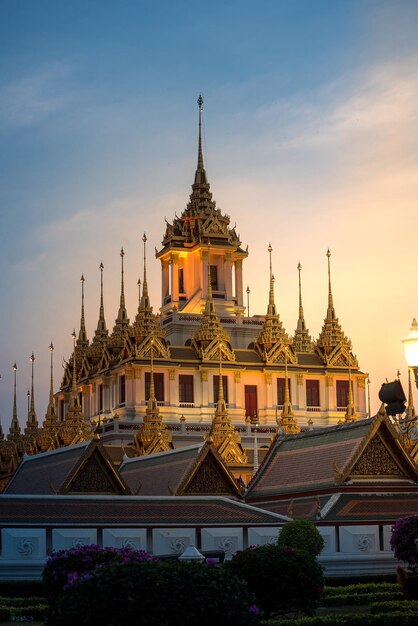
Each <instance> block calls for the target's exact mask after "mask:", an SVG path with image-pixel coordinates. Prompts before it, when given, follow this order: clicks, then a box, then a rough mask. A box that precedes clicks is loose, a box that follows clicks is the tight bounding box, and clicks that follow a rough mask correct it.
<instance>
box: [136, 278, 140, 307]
mask: <svg viewBox="0 0 418 626" xmlns="http://www.w3.org/2000/svg"><path fill="white" fill-rule="evenodd" d="M136 284H137V285H138V306H139V305H140V304H141V279H140V278H138V282H137V283H136Z"/></svg>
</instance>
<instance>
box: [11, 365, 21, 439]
mask: <svg viewBox="0 0 418 626" xmlns="http://www.w3.org/2000/svg"><path fill="white" fill-rule="evenodd" d="M13 372H14V389H13V416H12V423H11V424H10V433H20V427H19V422H18V419H17V403H16V372H17V365H16V362H15V363H14V365H13Z"/></svg>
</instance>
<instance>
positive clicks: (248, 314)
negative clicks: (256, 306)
mask: <svg viewBox="0 0 418 626" xmlns="http://www.w3.org/2000/svg"><path fill="white" fill-rule="evenodd" d="M246 291H247V317H250V287H249V286H248V285H247V289H246Z"/></svg>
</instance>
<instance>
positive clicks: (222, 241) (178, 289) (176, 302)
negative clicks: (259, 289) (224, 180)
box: [156, 96, 248, 316]
mask: <svg viewBox="0 0 418 626" xmlns="http://www.w3.org/2000/svg"><path fill="white" fill-rule="evenodd" d="M197 102H198V106H199V139H198V156H197V168H196V172H195V177H194V182H193V185H192V193H191V194H190V198H189V202H188V204H187V207H186V208H185V209H184V211H183V212H182V214H181V216H180V217H178V216H176V217H175V219H174V220H173V222H172V223H169V222H167V220H166V231H165V234H164V237H163V241H162V244H163V248H162V249H161V250H160V251H159V252H157V254H156V257H157V258H158V259H160V261H161V269H162V303H161V313H162V315H163V316H167V315H169V314H170V313H171V312H172V311H177V310H179V311H182V312H184V313H193V314H200V313H201V312H202V309H203V308H204V306H205V302H206V301H207V297H208V285H209V282H210V283H211V287H212V294H213V299H214V302H216V310H217V311H218V313H219V314H220V315H222V316H236V315H243V313H244V309H245V307H244V304H243V290H242V261H243V259H245V258H246V257H247V256H248V251H245V250H243V249H242V248H241V241H240V238H239V235H237V233H236V231H235V227H233V228H231V227H230V218H229V216H228V215H226V214H223V213H222V212H221V211H220V209H217V208H216V203H215V202H214V200H213V199H212V193H211V191H210V185H209V182H208V177H207V174H206V170H205V167H204V163H203V152H202V111H203V99H202V96H199V99H198V101H197ZM209 242H211V244H212V246H211V249H210V252H209V251H208V243H209ZM208 270H209V272H208ZM233 271H234V274H235V276H234V278H235V281H233V276H232V274H233ZM208 274H209V276H210V279H209V280H207V276H208ZM234 282H235V289H233V283H234Z"/></svg>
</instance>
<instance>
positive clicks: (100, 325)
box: [96, 261, 106, 334]
mask: <svg viewBox="0 0 418 626" xmlns="http://www.w3.org/2000/svg"><path fill="white" fill-rule="evenodd" d="M99 270H100V310H99V321H98V322H97V330H96V334H98V333H99V334H101V333H106V322H105V317H104V305H103V270H104V265H103V261H101V262H100V265H99Z"/></svg>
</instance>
